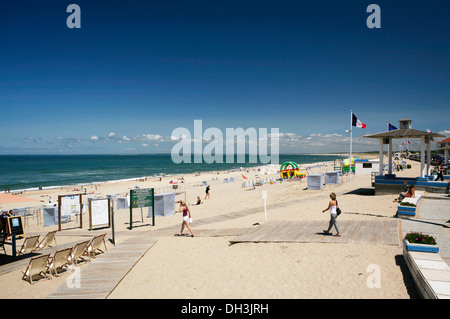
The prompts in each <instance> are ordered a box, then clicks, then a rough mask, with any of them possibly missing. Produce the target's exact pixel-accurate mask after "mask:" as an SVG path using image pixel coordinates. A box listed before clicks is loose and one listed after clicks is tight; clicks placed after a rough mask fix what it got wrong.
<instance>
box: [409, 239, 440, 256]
mask: <svg viewBox="0 0 450 319" xmlns="http://www.w3.org/2000/svg"><path fill="white" fill-rule="evenodd" d="M403 245H404V246H405V247H406V250H408V251H422V252H427V253H437V252H439V247H438V246H437V245H425V244H415V243H414V244H411V243H410V242H409V241H407V240H406V239H403Z"/></svg>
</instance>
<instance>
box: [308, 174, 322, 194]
mask: <svg viewBox="0 0 450 319" xmlns="http://www.w3.org/2000/svg"><path fill="white" fill-rule="evenodd" d="M306 184H307V187H308V189H313V190H317V189H322V188H323V175H322V174H311V175H308V177H307V178H306Z"/></svg>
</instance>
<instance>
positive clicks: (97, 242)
mask: <svg viewBox="0 0 450 319" xmlns="http://www.w3.org/2000/svg"><path fill="white" fill-rule="evenodd" d="M105 236H106V234H103V235H98V236H95V237H94V238H93V239H92V241H91V243H90V244H89V247H88V254H89V256H90V255H91V254H92V257H94V258H95V252H96V251H97V250H100V251H101V252H102V253H104V252H106V251H107V248H106V243H105ZM102 242H103V244H104V245H105V251H103V250H101V249H100V246H101V244H102Z"/></svg>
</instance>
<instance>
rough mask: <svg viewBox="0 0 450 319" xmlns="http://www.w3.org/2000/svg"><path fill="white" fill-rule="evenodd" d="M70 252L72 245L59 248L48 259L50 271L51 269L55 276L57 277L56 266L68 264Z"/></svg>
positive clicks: (60, 266)
mask: <svg viewBox="0 0 450 319" xmlns="http://www.w3.org/2000/svg"><path fill="white" fill-rule="evenodd" d="M71 252H72V247H70V248H66V249H61V250H58V251H56V252H55V254H54V255H53V258H52V259H51V261H50V266H49V269H50V273H51V272H52V271H53V275H54V276H55V277H59V275H58V271H57V270H58V268H63V267H67V265H68V264H70V253H71Z"/></svg>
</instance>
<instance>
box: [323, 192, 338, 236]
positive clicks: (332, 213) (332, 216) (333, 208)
mask: <svg viewBox="0 0 450 319" xmlns="http://www.w3.org/2000/svg"><path fill="white" fill-rule="evenodd" d="M330 199H331V200H330V202H329V203H328V207H327V208H326V209H324V210H323V211H322V213H325V212H326V211H327V210H330V223H329V225H328V229H327V230H324V231H323V232H324V233H325V234H329V233H330V230H331V228H332V227H333V225H334V228H336V231H337V233H336V235H334V236H336V237H340V236H341V233H340V232H339V227H338V224H337V212H336V208H337V200H336V194H335V193H331V194H330Z"/></svg>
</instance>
